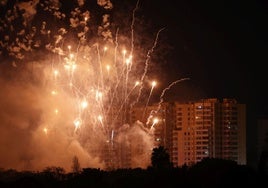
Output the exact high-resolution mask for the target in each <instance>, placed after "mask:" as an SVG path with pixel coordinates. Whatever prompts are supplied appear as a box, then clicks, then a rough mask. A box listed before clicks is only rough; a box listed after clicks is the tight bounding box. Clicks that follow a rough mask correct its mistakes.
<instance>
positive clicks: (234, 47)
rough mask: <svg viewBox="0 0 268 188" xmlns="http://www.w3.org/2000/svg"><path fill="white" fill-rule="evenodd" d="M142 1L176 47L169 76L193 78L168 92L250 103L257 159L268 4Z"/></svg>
mask: <svg viewBox="0 0 268 188" xmlns="http://www.w3.org/2000/svg"><path fill="white" fill-rule="evenodd" d="M152 3H154V5H155V6H153V7H151V5H152ZM142 4H143V6H144V7H146V9H148V10H149V12H148V13H149V15H151V16H152V19H153V20H154V21H155V22H156V23H158V24H159V26H161V25H163V26H165V27H166V30H167V31H168V32H167V33H168V36H169V42H171V43H172V44H173V45H174V47H175V48H174V49H173V51H172V55H171V58H170V59H169V60H170V61H169V63H167V65H166V66H165V69H166V71H167V73H168V75H169V76H168V77H169V78H170V79H171V80H172V79H176V76H178V75H180V76H182V77H188V78H190V80H189V81H187V82H184V83H181V84H180V85H177V86H176V87H173V88H172V89H171V91H170V92H169V93H168V94H167V96H169V97H170V98H175V99H178V100H180V99H186V100H187V99H195V98H197V99H198V98H207V97H212V98H219V99H221V98H229V97H230V98H235V99H236V100H237V101H238V102H239V103H244V104H246V108H247V157H248V159H247V160H248V164H251V163H253V164H254V161H256V159H257V158H256V140H257V139H256V138H257V137H256V130H257V126H256V125H257V119H258V118H262V117H266V118H267V116H268V102H267V101H268V100H267V96H268V92H267V89H266V85H267V84H266V82H267V80H268V79H267V76H266V75H267V71H266V70H267V69H266V66H267V65H266V63H267V62H268V56H267V50H268V48H267V45H268V35H267V33H268V29H267V28H268V27H267V20H268V3H267V2H266V1H257V0H249V1H243V0H236V1H224V0H217V1H210V0H209V1H191V0H190V1H188V0H181V1H176V3H175V1H174V2H173V3H167V1H164V0H160V1H157V2H156V1H150V0H149V1H144V2H143V3H142ZM150 7H151V8H150ZM174 95H176V96H174Z"/></svg>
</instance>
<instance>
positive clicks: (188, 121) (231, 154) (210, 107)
mask: <svg viewBox="0 0 268 188" xmlns="http://www.w3.org/2000/svg"><path fill="white" fill-rule="evenodd" d="M147 110H148V111H147V114H145V115H144V113H143V119H142V118H141V120H142V121H144V123H146V122H147V124H148V125H153V124H154V121H152V122H151V123H150V121H148V119H147V121H145V119H144V117H150V118H149V119H152V120H153V119H154V118H157V119H158V122H159V123H158V124H157V125H154V128H155V129H154V131H155V141H156V144H157V142H158V145H162V146H164V147H165V148H166V149H167V150H168V152H169V154H170V158H171V161H172V162H173V164H174V166H182V165H184V164H186V165H192V164H195V163H197V162H198V161H201V160H202V159H203V158H206V157H210V158H221V159H229V160H233V161H236V162H237V163H238V164H246V106H245V104H239V103H237V101H236V100H235V99H223V100H222V101H219V100H218V99H214V98H212V99H202V100H199V101H195V102H187V103H179V102H173V103H164V104H163V105H161V107H160V108H159V106H150V107H148V108H147ZM150 110H151V111H150ZM150 112H154V113H150ZM146 115H147V116H146ZM153 116H155V117H153ZM139 117H141V116H140V108H134V109H133V111H132V112H131V119H132V120H134V121H135V120H137V119H139Z"/></svg>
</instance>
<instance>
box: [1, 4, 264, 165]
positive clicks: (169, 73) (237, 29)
mask: <svg viewBox="0 0 268 188" xmlns="http://www.w3.org/2000/svg"><path fill="white" fill-rule="evenodd" d="M7 2H9V3H7ZM62 2H63V1H62ZM67 2H68V4H63V6H62V7H63V8H62V11H63V12H64V11H65V12H66V13H67V12H68V11H69V10H71V9H72V6H73V4H72V2H73V1H70V0H69V1H64V3H67ZM81 2H82V1H81ZM90 2H91V3H88V4H87V5H88V6H90V7H94V6H95V7H97V5H96V3H95V4H94V3H92V2H93V1H90ZM111 2H112V3H113V4H114V8H113V10H112V11H111V12H109V14H111V15H112V16H114V20H113V21H114V23H113V22H112V23H113V24H114V25H113V24H112V25H113V26H115V25H120V24H121V25H123V24H125V26H128V27H129V28H130V26H129V25H128V24H129V23H130V22H129V21H130V20H131V15H132V13H133V12H132V11H133V9H134V8H135V4H136V2H137V1H134V0H131V1H127V2H129V4H128V3H126V2H124V3H121V2H120V1H114V2H113V1H111ZM14 4H15V1H1V7H0V8H1V9H0V11H1V18H2V19H4V16H5V13H7V10H8V9H10V8H11V7H13V5H14ZM76 5H77V3H76ZM267 10H268V3H267V2H266V1H264V0H263V1H261V0H255V1H254V0H249V1H243V0H236V1H224V0H217V1H212V0H209V1H192V0H180V1H166V0H157V1H155V0H140V1H138V9H137V12H136V16H137V20H136V23H137V25H135V27H134V30H135V29H137V31H139V29H141V28H140V27H139V26H138V23H142V24H144V25H143V26H142V27H145V26H148V29H147V30H146V31H147V32H146V33H144V37H149V36H150V37H152V38H155V36H156V33H157V31H159V30H161V29H163V30H161V32H160V35H159V41H158V42H159V43H158V44H159V45H158V46H157V47H156V48H155V51H154V52H155V53H153V54H152V61H154V62H155V63H156V64H157V65H158V66H157V68H153V69H155V72H157V73H158V76H159V71H161V78H160V79H159V78H158V79H159V81H160V88H161V89H163V88H165V87H166V86H167V85H168V84H170V83H172V82H173V81H175V80H178V79H182V78H189V80H187V81H184V82H181V83H180V84H176V85H175V86H173V87H172V88H171V89H170V90H169V91H168V92H167V93H166V95H165V100H167V101H168V100H170V101H171V100H177V101H187V100H195V99H201V98H219V99H222V98H235V99H236V100H237V101H238V103H243V104H246V105H247V123H248V124H247V125H248V127H247V128H248V153H249V160H252V158H254V153H255V143H256V140H255V137H254V136H255V135H254V133H255V132H256V129H255V127H256V122H257V121H256V120H257V118H258V117H267V116H268V107H267V106H268V102H267V101H268V100H267V99H266V97H267V96H268V93H267V89H266V80H267V77H266V75H267V73H266V72H267V71H266V70H267V69H266V63H267V62H268V61H267V60H268V56H267V50H268V49H267V44H268V43H267V42H268V35H267V33H268V29H267V28H268V27H267V26H266V25H267V20H268V11H267ZM30 11H34V10H30ZM113 11H118V13H113ZM94 13H95V15H97V14H98V13H100V12H98V9H95V11H92V15H93V17H92V19H94ZM120 15H128V18H129V20H128V22H127V21H126V22H124V19H122V22H121V19H118V18H120ZM39 16H41V17H40V19H41V18H42V19H44V18H46V16H45V15H42V14H40V15H39ZM29 19H30V17H29ZM34 21H35V23H38V21H39V22H40V20H38V19H37V18H35V19H34ZM34 21H33V22H34ZM54 21H55V19H54ZM40 23H41V22H40ZM40 23H39V26H40ZM95 23H97V22H95ZM1 24H3V22H1V23H0V26H1ZM146 24H147V25H146ZM48 25H49V22H48ZM92 28H93V27H92ZM93 29H94V28H93ZM93 29H92V30H93ZM143 29H144V28H143ZM123 30H124V29H123ZM135 31H136V30H135ZM7 32H8V31H6V30H5V31H3V30H1V34H3V33H7ZM92 32H93V31H92ZM140 34H141V33H139V32H137V33H135V36H137V39H139V35H140ZM145 39H146V38H145ZM1 40H3V36H1ZM13 40H15V38H13ZM146 41H147V40H144V41H143V40H141V41H139V44H143V43H145V42H146ZM151 44H152V41H151ZM147 45H148V44H147ZM1 48H2V49H1V51H2V52H1V56H0V58H1V59H0V60H1V62H2V64H6V62H8V60H10V59H11V58H10V57H9V56H8V55H7V53H6V51H5V49H4V48H6V46H5V47H4V48H3V45H1ZM3 49H4V50H3ZM39 53H40V51H39V52H38V53H36V54H39ZM144 55H145V56H146V54H144ZM159 61H160V62H159ZM1 62H0V64H1ZM12 62H14V61H13V60H12ZM1 73H2V75H5V73H3V71H1ZM2 75H1V76H2ZM152 75H154V74H152ZM161 89H159V90H158V91H159V92H161ZM0 92H2V91H1V90H0ZM1 96H2V95H1ZM3 96H5V95H3ZM252 133H253V134H252Z"/></svg>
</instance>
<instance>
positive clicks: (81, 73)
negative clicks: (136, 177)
mask: <svg viewBox="0 0 268 188" xmlns="http://www.w3.org/2000/svg"><path fill="white" fill-rule="evenodd" d="M98 2H99V3H101V2H102V1H98ZM47 3H48V2H47ZM102 3H104V2H102ZM26 4H27V3H24V4H19V5H18V7H20V8H22V9H23V8H25V7H27V6H29V8H30V10H33V9H34V8H36V6H38V5H39V4H38V3H35V4H27V6H26ZM22 5H23V6H22ZM83 5H84V4H81V6H83ZM31 6H32V7H31ZM45 6H46V4H41V5H40V7H43V8H44V10H46V11H48V12H50V11H52V12H53V11H54V12H53V14H52V15H53V16H56V17H57V19H64V18H65V17H66V15H65V14H63V13H61V12H59V11H58V9H55V6H56V5H53V6H52V5H51V6H48V7H45ZM79 6H80V5H79ZM103 7H105V9H109V10H110V9H111V7H112V6H111V3H108V1H107V2H106V3H104V4H103ZM137 9H138V3H137V5H136V7H135V9H134V10H133V14H132V22H131V26H130V28H131V31H130V32H131V37H130V38H128V40H127V41H126V40H121V39H122V38H124V39H125V38H126V37H125V36H124V37H121V35H120V33H119V31H118V30H117V31H116V33H112V32H111V31H110V30H109V29H108V28H109V25H110V24H109V15H108V14H104V15H103V22H102V24H101V25H100V26H99V28H98V33H99V35H100V36H101V37H102V39H104V40H100V38H97V39H96V40H95V39H94V40H90V39H89V38H87V36H88V35H87V34H88V33H89V28H90V26H89V25H88V23H89V22H90V16H91V15H90V13H89V11H84V12H82V11H81V10H82V9H81V10H80V9H79V8H77V9H74V11H72V12H71V15H72V16H73V17H71V18H70V19H69V20H70V27H71V28H70V29H77V33H76V34H77V39H78V40H77V41H78V42H77V43H75V42H74V40H71V39H70V38H68V35H67V33H68V30H66V29H65V28H63V27H61V28H59V29H58V30H55V29H54V31H52V30H50V29H49V28H47V25H48V24H46V22H43V23H42V26H41V29H40V35H42V37H47V38H54V41H53V42H48V43H47V44H43V46H45V48H46V50H48V51H49V52H53V54H50V55H49V56H47V55H46V56H45V57H46V60H44V61H43V60H42V61H40V63H39V62H38V63H35V64H33V65H31V68H32V69H33V70H34V71H35V69H38V70H39V69H40V68H41V69H42V74H40V75H37V77H38V78H39V79H40V80H42V82H41V83H39V85H34V87H35V88H34V91H35V92H34V93H32V97H34V98H36V101H37V103H36V104H35V105H36V106H38V107H39V108H40V111H41V112H42V113H41V114H40V116H41V120H40V121H39V122H38V123H36V127H37V128H36V129H35V130H34V131H31V137H30V139H31V140H30V141H29V142H31V143H34V144H32V149H33V150H34V151H35V152H32V153H31V154H28V153H29V151H25V153H26V154H25V155H26V156H27V157H26V158H27V164H28V163H31V164H32V166H34V167H33V169H40V168H44V167H46V166H51V165H55V166H63V167H64V168H66V169H67V170H68V168H69V167H70V166H71V165H70V162H69V161H71V160H72V158H73V156H77V157H78V159H79V160H80V163H81V165H82V166H83V167H97V168H104V169H108V168H119V167H147V166H148V165H149V164H150V157H151V151H152V149H153V134H151V133H152V130H153V127H154V126H155V125H156V124H157V123H158V122H159V119H157V117H153V115H152V114H150V116H149V117H142V118H143V119H144V118H148V122H149V120H150V119H152V120H153V121H152V125H150V126H149V127H146V126H144V125H143V124H142V123H141V122H140V121H137V122H131V121H130V120H131V119H130V117H129V115H130V114H129V113H130V111H131V109H132V108H135V106H136V104H138V103H139V104H143V109H144V112H143V116H146V115H147V114H148V113H147V106H148V105H149V103H150V99H151V96H152V94H153V91H154V88H155V87H157V81H156V80H150V78H149V77H148V75H147V73H148V69H149V67H150V66H149V64H150V57H151V55H152V53H153V52H154V49H155V47H156V46H157V42H158V37H159V35H160V32H161V31H162V30H163V29H160V30H159V31H158V32H157V34H156V36H155V38H154V42H153V44H152V45H151V48H150V49H149V50H148V52H147V54H146V52H145V54H146V57H145V58H144V59H143V60H142V61H141V60H140V59H141V57H139V53H137V50H136V49H135V46H134V44H135V43H134V41H135V40H134V26H135V25H134V24H135V22H134V20H135V11H137ZM25 10H26V9H25ZM33 12H34V11H31V12H29V13H33ZM26 13H27V12H26ZM34 13H36V12H34ZM8 15H11V13H10V12H8ZM25 15H27V20H28V21H29V20H30V19H31V18H32V16H31V15H29V14H25ZM13 18H14V17H12V19H13ZM12 19H9V22H11V21H12ZM25 24H26V23H25ZM0 29H1V28H0ZM79 29H80V30H79ZM0 31H1V30H0ZM25 32H26V31H23V30H22V31H20V32H19V33H18V35H19V36H20V37H18V38H17V39H16V42H15V43H12V44H9V41H8V39H7V37H4V38H5V40H3V41H0V42H1V45H5V46H8V45H9V48H8V50H12V49H13V51H12V52H10V53H9V55H11V56H14V57H17V58H18V57H21V58H23V57H25V55H24V54H23V53H22V50H21V49H24V50H25V51H26V52H28V51H31V50H29V49H31V48H32V47H39V46H40V45H41V44H40V43H41V42H40V40H39V38H38V39H37V40H34V39H35V35H36V33H37V31H36V27H32V28H31V29H30V30H29V31H28V34H27V33H26V34H25ZM22 33H24V35H25V37H22ZM53 33H54V36H53V37H51V36H52V34H53ZM113 35H114V36H113ZM20 40H21V41H20ZM22 41H30V42H28V43H26V42H25V43H26V44H24V43H22ZM89 41H90V42H89ZM92 41H94V42H92ZM103 41H105V42H103ZM5 42H6V43H5ZM26 45H29V46H26ZM31 45H32V46H31ZM33 53H34V52H33ZM26 54H27V53H26ZM18 59H20V58H18ZM138 60H139V61H138ZM13 64H14V65H16V64H15V63H13ZM34 71H33V72H34ZM179 81H181V80H178V81H175V82H173V83H172V84H171V85H170V86H169V87H168V88H166V89H165V90H164V91H163V93H162V95H161V97H160V102H159V105H158V109H157V110H159V109H160V107H161V103H162V102H163V96H164V93H165V91H166V90H167V89H169V88H170V87H171V86H172V85H174V84H176V83H178V82H179ZM148 83H149V84H148ZM23 84H24V85H25V86H27V88H28V86H29V85H30V84H26V83H23ZM28 90H29V91H32V88H31V89H29V88H28ZM146 93H147V94H146ZM148 93H149V94H148ZM29 96H30V95H29ZM27 105H28V104H27ZM148 122H147V123H148ZM18 160H20V159H18ZM29 161H30V162H29ZM24 162H25V161H24ZM68 165H69V166H68Z"/></svg>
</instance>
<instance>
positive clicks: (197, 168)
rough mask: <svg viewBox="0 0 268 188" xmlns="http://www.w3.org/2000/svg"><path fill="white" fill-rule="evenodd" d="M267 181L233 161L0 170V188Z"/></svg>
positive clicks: (264, 183) (263, 184)
mask: <svg viewBox="0 0 268 188" xmlns="http://www.w3.org/2000/svg"><path fill="white" fill-rule="evenodd" d="M267 178H268V176H267V174H264V173H260V172H259V171H258V170H257V171H256V170H254V169H252V168H250V167H248V166H246V165H238V164H237V163H236V162H234V161H229V160H223V159H211V158H205V159H203V160H202V161H201V162H199V163H197V164H195V165H193V166H191V167H188V166H183V167H177V168H174V167H172V166H166V165H164V166H150V167H148V168H147V169H141V168H135V169H115V170H109V171H105V170H101V169H94V168H84V169H81V170H80V171H79V172H71V173H65V171H64V169H62V168H60V167H47V168H46V169H45V170H43V171H42V172H28V171H24V172H18V171H16V170H12V169H11V170H1V171H0V187H1V188H2V187H3V188H5V187H27V188H31V187H37V188H46V187H50V188H51V187H62V188H63V187H64V188H68V187H70V188H71V187H76V188H82V187H83V188H84V187H98V188H100V187H105V188H110V187H113V188H121V187H122V188H123V187H124V188H128V187H130V188H132V187H133V188H143V187H146V188H148V187H163V188H169V187H174V188H175V187H181V188H183V187H198V188H203V187H204V188H212V187H213V188H214V187H217V188H219V187H220V188H223V187H228V188H229V187H233V186H239V187H240V186H241V187H242V186H245V187H259V186H260V187H267V185H268V184H267V181H266V180H267Z"/></svg>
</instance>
